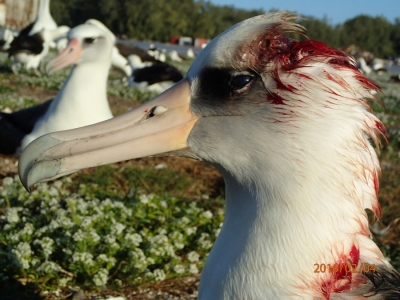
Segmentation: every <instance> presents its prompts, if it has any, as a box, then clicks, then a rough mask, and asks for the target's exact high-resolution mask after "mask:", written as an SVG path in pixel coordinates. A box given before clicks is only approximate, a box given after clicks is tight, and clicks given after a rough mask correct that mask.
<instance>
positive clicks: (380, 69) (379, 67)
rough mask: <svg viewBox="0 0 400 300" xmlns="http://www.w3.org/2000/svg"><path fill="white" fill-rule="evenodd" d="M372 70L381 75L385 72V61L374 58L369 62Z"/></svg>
mask: <svg viewBox="0 0 400 300" xmlns="http://www.w3.org/2000/svg"><path fill="white" fill-rule="evenodd" d="M371 66H372V70H374V72H375V73H377V74H378V75H382V74H384V73H386V72H387V67H386V64H385V61H384V60H383V59H381V58H374V59H373V60H372V63H371Z"/></svg>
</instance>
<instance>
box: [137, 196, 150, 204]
mask: <svg viewBox="0 0 400 300" xmlns="http://www.w3.org/2000/svg"><path fill="white" fill-rule="evenodd" d="M139 200H140V202H142V203H143V204H147V203H149V197H148V196H147V195H145V194H141V195H140V196H139Z"/></svg>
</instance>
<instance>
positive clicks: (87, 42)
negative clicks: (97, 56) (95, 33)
mask: <svg viewBox="0 0 400 300" xmlns="http://www.w3.org/2000/svg"><path fill="white" fill-rule="evenodd" d="M95 40H96V39H95V38H85V39H84V40H83V42H84V43H85V44H92V43H93V42H94V41H95Z"/></svg>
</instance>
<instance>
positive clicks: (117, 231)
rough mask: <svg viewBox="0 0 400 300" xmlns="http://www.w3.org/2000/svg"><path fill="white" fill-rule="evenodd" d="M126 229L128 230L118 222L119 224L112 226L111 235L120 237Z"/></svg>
mask: <svg viewBox="0 0 400 300" xmlns="http://www.w3.org/2000/svg"><path fill="white" fill-rule="evenodd" d="M125 228H126V226H125V225H122V224H121V223H118V222H117V223H115V224H112V225H111V233H112V234H116V235H119V234H121V233H122V231H124V229H125Z"/></svg>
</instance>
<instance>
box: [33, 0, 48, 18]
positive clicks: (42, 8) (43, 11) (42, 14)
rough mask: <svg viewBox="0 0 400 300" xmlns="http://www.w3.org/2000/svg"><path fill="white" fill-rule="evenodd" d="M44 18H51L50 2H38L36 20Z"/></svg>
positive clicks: (46, 0)
mask: <svg viewBox="0 0 400 300" xmlns="http://www.w3.org/2000/svg"><path fill="white" fill-rule="evenodd" d="M42 18H43V19H44V18H52V17H51V14H50V0H40V2H39V9H38V13H37V18H36V19H37V20H38V19H42Z"/></svg>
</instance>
